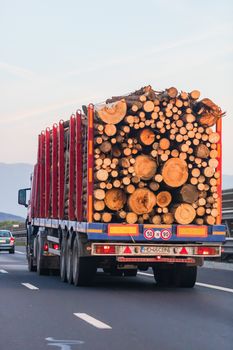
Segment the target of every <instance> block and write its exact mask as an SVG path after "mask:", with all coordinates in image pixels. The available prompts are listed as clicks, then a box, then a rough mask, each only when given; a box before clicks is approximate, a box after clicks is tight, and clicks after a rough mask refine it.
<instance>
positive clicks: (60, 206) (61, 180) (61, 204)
mask: <svg viewBox="0 0 233 350" xmlns="http://www.w3.org/2000/svg"><path fill="white" fill-rule="evenodd" d="M64 152H65V150H64V122H63V120H61V121H60V122H59V142H58V217H59V219H61V220H62V219H63V218H64V175H65V158H64Z"/></svg>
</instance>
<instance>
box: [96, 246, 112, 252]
mask: <svg viewBox="0 0 233 350" xmlns="http://www.w3.org/2000/svg"><path fill="white" fill-rule="evenodd" d="M96 254H116V247H115V246H114V245H99V246H96Z"/></svg>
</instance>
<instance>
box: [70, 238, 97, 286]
mask: <svg viewBox="0 0 233 350" xmlns="http://www.w3.org/2000/svg"><path fill="white" fill-rule="evenodd" d="M72 262H73V282H74V285H75V286H76V287H77V286H88V285H90V284H91V282H92V281H93V279H94V277H95V274H96V270H97V266H96V263H95V260H93V258H91V257H87V258H86V257H80V247H79V240H78V237H76V238H75V240H74V245H73V254H72Z"/></svg>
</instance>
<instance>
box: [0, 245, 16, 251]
mask: <svg viewBox="0 0 233 350" xmlns="http://www.w3.org/2000/svg"><path fill="white" fill-rule="evenodd" d="M14 248H15V246H14V244H4V245H0V250H13V249H14Z"/></svg>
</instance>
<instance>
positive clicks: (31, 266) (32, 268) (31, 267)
mask: <svg viewBox="0 0 233 350" xmlns="http://www.w3.org/2000/svg"><path fill="white" fill-rule="evenodd" d="M27 260H28V271H30V272H35V271H36V266H35V265H34V263H33V258H32V256H29V257H28V258H27Z"/></svg>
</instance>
